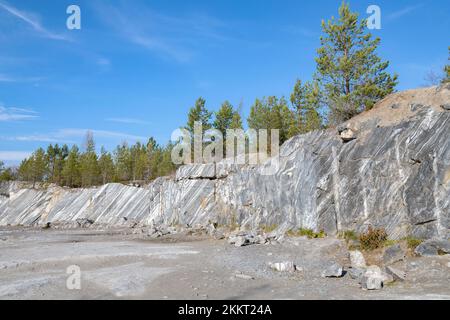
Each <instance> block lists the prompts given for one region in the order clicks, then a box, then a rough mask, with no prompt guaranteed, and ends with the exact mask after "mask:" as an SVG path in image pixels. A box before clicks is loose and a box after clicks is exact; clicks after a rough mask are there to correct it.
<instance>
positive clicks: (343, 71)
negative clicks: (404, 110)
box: [316, 2, 397, 123]
mask: <svg viewBox="0 0 450 320" xmlns="http://www.w3.org/2000/svg"><path fill="white" fill-rule="evenodd" d="M322 29H323V32H324V36H322V37H321V47H320V48H319V49H318V50H317V53H318V58H317V59H316V62H317V73H316V78H317V80H318V81H319V83H320V85H321V87H322V90H323V91H324V94H325V103H326V104H327V105H328V107H329V108H330V115H329V117H330V120H331V121H332V122H334V123H337V122H341V121H346V120H348V119H350V118H351V117H353V116H355V115H356V114H358V113H360V112H361V111H363V110H368V109H371V108H372V107H373V105H374V104H375V103H376V102H377V101H379V100H381V99H383V98H384V97H385V96H386V95H388V94H390V93H392V92H393V91H394V89H395V86H396V85H397V75H393V76H391V75H390V74H389V73H388V72H387V71H386V69H387V68H388V66H389V62H388V61H384V62H383V61H382V60H381V58H380V57H379V56H378V55H377V54H376V52H375V51H376V49H377V48H378V45H379V44H380V39H379V38H375V39H373V38H372V35H371V34H370V33H367V32H366V30H367V28H366V21H365V20H362V21H358V14H357V13H354V12H351V11H350V8H349V5H348V4H347V3H345V2H343V3H342V5H341V7H340V8H339V19H338V20H336V19H334V17H333V18H332V19H331V20H329V21H328V22H325V21H322Z"/></svg>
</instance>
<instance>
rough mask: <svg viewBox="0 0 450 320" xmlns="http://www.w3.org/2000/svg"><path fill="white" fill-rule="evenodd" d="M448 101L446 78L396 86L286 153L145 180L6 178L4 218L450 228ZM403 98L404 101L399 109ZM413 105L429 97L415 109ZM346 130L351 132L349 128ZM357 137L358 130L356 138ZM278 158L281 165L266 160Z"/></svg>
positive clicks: (431, 231) (417, 233) (435, 231)
mask: <svg viewBox="0 0 450 320" xmlns="http://www.w3.org/2000/svg"><path fill="white" fill-rule="evenodd" d="M449 101H450V90H449V88H448V86H447V87H445V86H443V87H432V88H427V89H421V90H412V91H406V92H402V93H397V94H393V95H391V96H389V97H387V98H386V99H384V100H383V101H381V102H380V103H378V104H377V105H376V106H375V108H374V109H373V110H371V111H369V112H366V113H363V114H361V115H359V116H357V117H355V118H354V119H352V120H351V121H349V122H348V123H346V124H343V126H342V128H351V131H352V132H353V133H354V132H357V136H353V137H352V139H347V138H348V137H345V139H343V138H342V137H341V133H343V132H342V131H341V132H340V131H339V130H335V129H329V130H326V131H317V132H312V133H308V134H306V135H301V136H297V137H294V138H292V139H291V140H289V141H287V142H286V143H285V144H284V145H283V146H282V147H281V148H280V157H279V161H276V159H269V161H268V162H267V163H266V164H265V165H260V166H250V165H248V166H238V165H234V164H230V163H228V162H227V161H224V162H221V163H217V164H206V165H191V166H183V167H181V168H180V169H179V170H178V172H177V174H176V177H174V178H160V179H157V180H156V181H154V182H153V183H151V184H150V185H148V186H145V187H144V188H136V187H129V186H123V185H120V184H109V185H105V186H103V187H100V188H92V189H77V190H69V189H63V188H59V187H49V188H45V189H43V188H42V189H39V188H37V189H36V188H24V186H23V185H22V186H21V185H20V184H18V183H13V184H12V185H10V184H3V185H2V186H1V187H0V225H3V226H5V225H24V226H30V225H39V226H43V225H46V224H47V223H51V225H52V226H55V225H60V226H61V227H76V225H77V223H76V221H77V220H78V219H88V220H89V221H92V222H93V223H92V226H111V227H114V226H126V225H127V221H131V220H133V221H137V222H138V223H140V224H143V225H146V224H165V225H184V226H186V225H189V226H194V225H197V224H200V225H204V226H206V225H209V224H210V223H218V224H222V225H223V224H230V225H231V224H239V225H241V226H246V227H248V228H250V229H256V228H258V227H261V226H277V228H278V230H289V229H296V228H308V229H313V230H316V231H319V230H324V231H325V232H326V233H328V234H336V233H337V232H339V231H342V230H355V231H357V232H361V231H363V230H365V229H366V228H367V226H368V225H372V226H374V227H383V228H385V229H386V231H387V232H388V234H389V237H390V238H391V239H399V238H403V237H405V236H408V235H410V236H414V237H417V238H425V239H430V238H445V239H446V238H448V237H449V236H450V232H449V228H450V139H449V137H450V112H449V111H448V110H447V109H445V108H442V107H441V106H442V105H446V104H448V102H449ZM393 105H395V106H396V108H392V106H393ZM411 105H415V106H418V105H421V107H420V108H411ZM346 133H348V131H347V132H346ZM353 138H356V139H353ZM273 164H275V165H276V166H275V167H276V170H275V171H274V172H273V174H270V175H268V174H267V167H268V166H270V165H273Z"/></svg>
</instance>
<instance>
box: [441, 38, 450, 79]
mask: <svg viewBox="0 0 450 320" xmlns="http://www.w3.org/2000/svg"><path fill="white" fill-rule="evenodd" d="M448 53H449V54H448V60H449V61H450V47H448ZM444 72H445V78H444V80H443V81H442V82H443V83H449V82H450V65H449V64H448V65H446V66H445V68H444Z"/></svg>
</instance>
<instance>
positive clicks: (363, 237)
mask: <svg viewBox="0 0 450 320" xmlns="http://www.w3.org/2000/svg"><path fill="white" fill-rule="evenodd" d="M387 240H388V236H387V233H386V231H385V230H384V229H382V228H378V229H377V228H372V227H371V226H370V227H369V228H368V230H367V232H365V233H362V234H360V235H359V242H360V244H361V249H362V250H367V251H370V250H375V249H378V248H381V247H383V246H384V245H385V243H386V241H387Z"/></svg>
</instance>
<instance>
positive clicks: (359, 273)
mask: <svg viewBox="0 0 450 320" xmlns="http://www.w3.org/2000/svg"><path fill="white" fill-rule="evenodd" d="M365 272H366V270H365V269H361V268H350V269H348V274H349V276H350V278H352V279H355V280H358V281H361V278H362V277H363V276H364V273H365Z"/></svg>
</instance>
